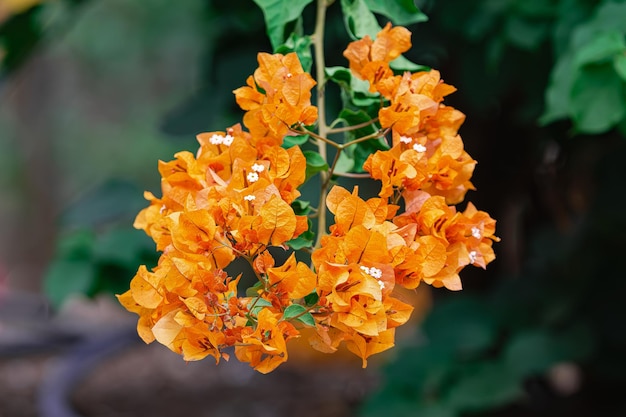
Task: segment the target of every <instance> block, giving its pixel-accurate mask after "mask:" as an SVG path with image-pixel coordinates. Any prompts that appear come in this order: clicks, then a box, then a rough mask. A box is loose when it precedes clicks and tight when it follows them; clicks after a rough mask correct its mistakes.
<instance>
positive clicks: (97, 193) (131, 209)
mask: <svg viewBox="0 0 626 417" xmlns="http://www.w3.org/2000/svg"><path fill="white" fill-rule="evenodd" d="M142 196H143V191H142V190H141V189H139V188H138V187H137V186H136V185H135V184H133V183H131V182H129V181H127V180H121V179H109V180H107V181H106V182H104V183H102V184H101V185H99V186H98V187H95V188H94V189H92V190H91V191H89V192H88V193H86V194H85V195H83V196H82V197H81V198H80V199H79V200H78V201H77V202H76V203H74V204H72V206H70V208H69V209H68V210H67V211H66V212H65V213H63V215H62V221H63V223H65V224H68V225H72V226H85V227H92V226H97V225H100V224H102V223H107V222H110V221H113V220H119V219H128V220H131V219H133V218H134V217H135V216H136V215H137V212H138V211H139V210H141V209H142V208H144V207H145V206H146V205H147V203H146V200H144V198H143V197H142ZM122 201H123V202H124V204H120V202H122Z"/></svg>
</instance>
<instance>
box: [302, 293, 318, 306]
mask: <svg viewBox="0 0 626 417" xmlns="http://www.w3.org/2000/svg"><path fill="white" fill-rule="evenodd" d="M319 299H320V296H319V294H318V293H317V292H316V291H313V292H312V293H311V294H309V295H306V296H305V297H304V302H305V303H306V305H307V306H309V307H311V306H312V305H315V303H317V301H318V300H319Z"/></svg>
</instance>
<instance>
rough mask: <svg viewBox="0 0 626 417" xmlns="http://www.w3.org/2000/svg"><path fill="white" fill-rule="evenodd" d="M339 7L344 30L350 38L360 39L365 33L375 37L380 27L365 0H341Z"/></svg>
mask: <svg viewBox="0 0 626 417" xmlns="http://www.w3.org/2000/svg"><path fill="white" fill-rule="evenodd" d="M341 9H342V10H343V18H344V23H345V26H346V30H347V31H348V34H349V35H350V37H351V38H352V39H354V40H356V39H361V38H362V37H364V36H365V35H369V36H370V38H372V39H374V38H376V34H377V33H378V32H379V31H380V29H381V28H380V25H379V24H378V21H377V20H376V16H374V14H373V13H372V12H371V11H370V9H369V7H368V6H367V4H366V3H365V0H341Z"/></svg>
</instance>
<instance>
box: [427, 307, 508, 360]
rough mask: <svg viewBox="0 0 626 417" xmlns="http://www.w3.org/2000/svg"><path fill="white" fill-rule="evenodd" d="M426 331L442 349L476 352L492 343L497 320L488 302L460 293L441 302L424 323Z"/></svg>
mask: <svg viewBox="0 0 626 417" xmlns="http://www.w3.org/2000/svg"><path fill="white" fill-rule="evenodd" d="M424 331H425V332H426V334H427V335H428V336H429V338H431V340H432V342H433V343H437V345H438V346H441V348H442V349H451V350H452V351H454V352H459V353H463V354H476V353H479V352H482V351H484V350H486V349H488V348H490V347H491V346H492V344H493V343H494V342H495V339H496V335H497V322H496V319H495V317H494V315H493V314H492V313H491V312H490V311H489V309H488V308H487V306H486V305H485V303H484V302H481V301H479V300H478V299H475V298H470V297H463V296H458V297H455V298H451V299H449V300H445V302H442V303H440V304H439V305H438V306H437V307H436V308H435V309H434V310H433V311H432V313H431V314H430V316H428V318H427V319H426V322H425V323H424Z"/></svg>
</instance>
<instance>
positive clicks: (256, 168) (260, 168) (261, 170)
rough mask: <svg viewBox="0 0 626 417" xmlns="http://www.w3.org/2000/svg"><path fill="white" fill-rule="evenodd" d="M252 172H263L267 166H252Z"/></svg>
mask: <svg viewBox="0 0 626 417" xmlns="http://www.w3.org/2000/svg"><path fill="white" fill-rule="evenodd" d="M252 170H253V171H254V172H263V171H264V170H265V165H261V164H254V165H252Z"/></svg>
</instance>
